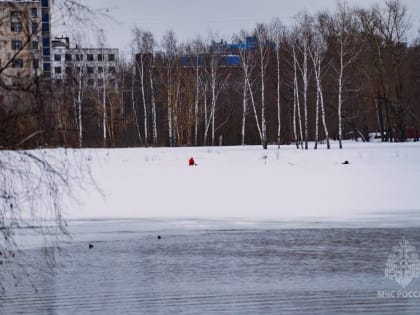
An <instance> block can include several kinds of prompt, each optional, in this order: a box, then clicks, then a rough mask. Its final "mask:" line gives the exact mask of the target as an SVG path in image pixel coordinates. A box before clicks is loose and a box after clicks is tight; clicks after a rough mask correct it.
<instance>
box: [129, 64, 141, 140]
mask: <svg viewBox="0 0 420 315" xmlns="http://www.w3.org/2000/svg"><path fill="white" fill-rule="evenodd" d="M135 77H136V70H135V67H134V73H133V78H132V80H131V81H132V82H131V108H132V110H133V113H134V120H135V123H136V130H137V137H138V139H139V143H140V144H143V140H142V137H141V132H140V124H139V119H138V116H137V109H136V99H135V97H134V80H135Z"/></svg>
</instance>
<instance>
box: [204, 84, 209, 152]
mask: <svg viewBox="0 0 420 315" xmlns="http://www.w3.org/2000/svg"><path fill="white" fill-rule="evenodd" d="M207 115H208V113H207V84H206V85H205V86H204V142H203V145H207V135H208V130H209V129H208V128H209V127H208V126H209V123H208V120H209V119H208V116H207Z"/></svg>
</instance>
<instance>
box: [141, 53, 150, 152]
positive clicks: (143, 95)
mask: <svg viewBox="0 0 420 315" xmlns="http://www.w3.org/2000/svg"><path fill="white" fill-rule="evenodd" d="M140 88H141V95H142V101H143V115H144V117H143V121H144V123H143V127H144V145H145V146H147V145H148V144H149V133H148V126H147V121H148V119H147V118H148V117H147V104H146V94H145V89H144V61H143V54H142V53H141V54H140Z"/></svg>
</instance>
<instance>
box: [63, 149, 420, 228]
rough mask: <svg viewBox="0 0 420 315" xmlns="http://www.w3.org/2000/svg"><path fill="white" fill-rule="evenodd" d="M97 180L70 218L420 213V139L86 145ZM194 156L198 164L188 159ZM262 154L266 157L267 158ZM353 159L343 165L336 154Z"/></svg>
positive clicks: (325, 216) (330, 216)
mask: <svg viewBox="0 0 420 315" xmlns="http://www.w3.org/2000/svg"><path fill="white" fill-rule="evenodd" d="M82 154H84V155H86V156H88V157H89V160H91V165H92V173H93V176H94V178H95V180H96V183H97V184H98V186H99V187H100V189H101V190H102V192H103V195H101V194H100V193H99V192H98V190H96V189H95V188H93V187H91V189H88V190H87V191H85V193H84V194H81V195H80V196H79V197H80V199H81V200H80V204H78V205H73V207H72V208H70V209H68V210H67V211H66V217H68V218H73V219H76V218H259V219H265V218H272V219H292V220H293V219H298V220H301V219H305V218H319V219H332V220H334V219H343V218H354V217H358V216H369V215H374V214H381V215H382V214H386V215H392V214H395V213H398V212H401V211H407V213H420V143H394V144H391V143H370V144H366V143H354V142H345V143H344V149H343V150H339V149H338V148H337V144H336V143H334V144H333V149H332V150H326V149H325V148H321V149H319V150H317V151H314V150H312V149H310V150H308V151H303V150H297V149H296V147H295V146H282V148H281V149H280V151H277V148H276V147H274V146H273V147H269V149H268V150H267V152H264V151H263V150H262V149H261V147H259V146H246V147H212V148H207V147H206V148H203V147H199V148H190V147H188V148H187V147H184V148H139V149H89V150H83V152H82ZM191 156H192V157H194V159H195V161H196V163H197V164H198V165H197V166H194V167H189V166H188V159H189V158H190V157H191ZM264 156H266V158H264ZM346 160H347V161H349V163H350V164H349V165H343V164H342V162H344V161H346Z"/></svg>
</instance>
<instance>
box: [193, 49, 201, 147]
mask: <svg viewBox="0 0 420 315" xmlns="http://www.w3.org/2000/svg"><path fill="white" fill-rule="evenodd" d="M198 70H199V67H198V55H197V59H196V69H195V104H194V145H195V146H198V114H199V112H198V102H199V96H200V91H199V71H198Z"/></svg>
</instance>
